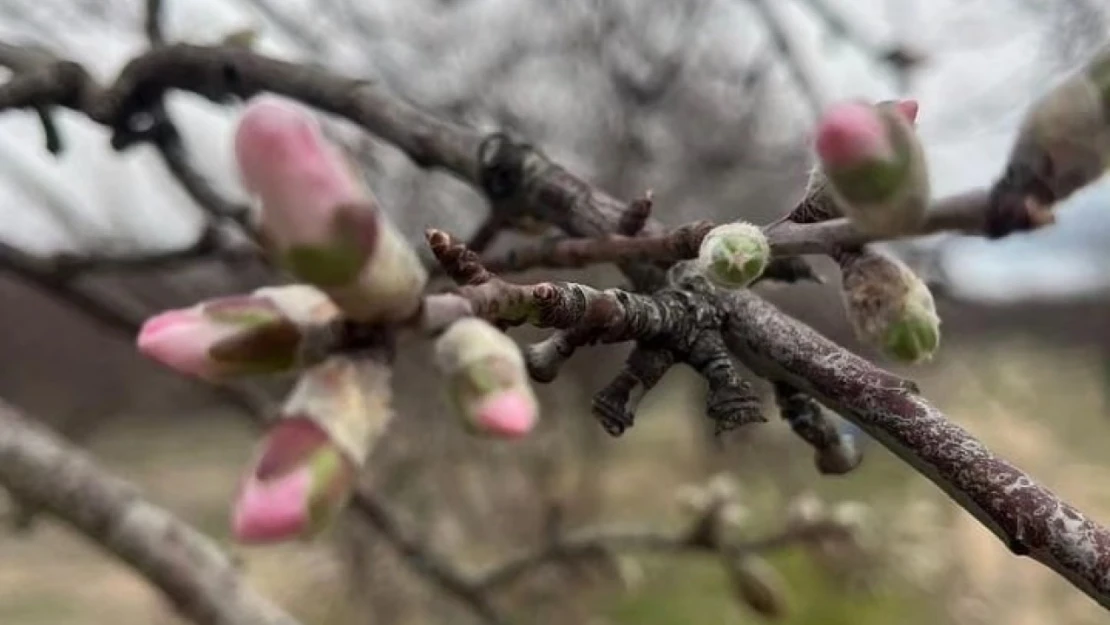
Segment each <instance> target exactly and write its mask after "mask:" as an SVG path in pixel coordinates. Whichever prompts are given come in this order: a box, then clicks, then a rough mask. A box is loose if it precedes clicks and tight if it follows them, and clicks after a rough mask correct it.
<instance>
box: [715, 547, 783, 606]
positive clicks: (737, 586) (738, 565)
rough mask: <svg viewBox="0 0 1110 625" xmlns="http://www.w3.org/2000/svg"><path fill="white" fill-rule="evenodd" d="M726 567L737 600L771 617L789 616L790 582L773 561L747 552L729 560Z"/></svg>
mask: <svg viewBox="0 0 1110 625" xmlns="http://www.w3.org/2000/svg"><path fill="white" fill-rule="evenodd" d="M726 569H727V572H728V577H729V581H730V582H731V583H732V590H733V593H734V594H735V596H736V599H737V601H739V602H740V603H743V604H744V605H746V606H747V607H748V608H750V609H751V610H752V611H753V612H755V613H756V614H759V615H760V616H762V617H764V618H766V619H769V620H775V621H778V620H782V619H784V618H786V617H787V615H788V606H787V600H788V597H787V590H786V582H785V580H784V579H783V578H782V575H781V574H779V572H778V570H777V569H775V567H773V566H771V564H770V563H769V562H767V561H766V560H764V559H763V558H761V557H759V556H756V555H743V556H739V557H736V558H734V559H730V560H728V561H726Z"/></svg>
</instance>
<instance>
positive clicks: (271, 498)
mask: <svg viewBox="0 0 1110 625" xmlns="http://www.w3.org/2000/svg"><path fill="white" fill-rule="evenodd" d="M311 487H312V473H311V471H310V470H309V469H308V468H307V467H305V468H302V469H299V470H297V471H294V472H293V473H289V474H287V475H284V476H282V477H279V478H276V479H273V480H268V481H264V480H259V479H257V478H256V477H254V476H253V475H251V476H250V477H248V478H247V481H246V483H245V484H244V486H243V489H242V491H241V492H240V494H239V499H238V500H237V501H236V503H235V509H234V512H233V513H232V521H231V532H232V534H233V535H234V536H235V539H236V540H238V541H239V542H243V543H266V542H277V541H282V540H288V539H290V538H296V537H298V536H300V535H301V533H302V532H304V530H305V528H307V527H308V525H309V510H308V504H309V502H308V499H309V491H310V489H311Z"/></svg>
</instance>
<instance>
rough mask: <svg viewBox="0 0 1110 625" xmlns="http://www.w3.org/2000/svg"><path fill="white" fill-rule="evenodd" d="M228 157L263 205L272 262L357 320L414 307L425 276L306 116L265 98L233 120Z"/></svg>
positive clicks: (390, 317)
mask: <svg viewBox="0 0 1110 625" xmlns="http://www.w3.org/2000/svg"><path fill="white" fill-rule="evenodd" d="M235 155H236V160H237V162H238V166H239V172H240V176H241V178H242V180H243V184H244V186H245V187H246V189H247V190H248V191H249V192H250V193H251V194H253V195H254V196H256V197H257V199H258V200H259V203H260V205H261V216H260V220H259V226H260V228H261V230H262V234H263V236H264V239H265V242H266V246H267V248H268V250H269V252H270V253H271V254H272V255H273V256H274V257H275V259H276V261H277V262H278V263H279V264H280V265H281V266H282V267H284V268H285V269H286V270H287V271H289V273H291V274H292V275H293V276H294V277H296V278H297V279H299V280H302V281H304V282H308V283H310V284H312V285H314V286H316V287H318V288H320V289H321V290H323V291H324V292H325V293H327V294H328V296H330V297H331V298H332V299H333V300H334V301H335V302H336V304H337V305H338V306H339V307H340V308H341V309H342V310H343V312H344V313H345V314H346V315H347V316H348V317H350V318H351V319H354V320H357V321H367V322H375V321H400V320H403V319H406V318H408V317H410V316H412V315H413V314H415V313H416V311H417V310H418V308H419V305H420V298H421V295H422V292H423V289H424V285H425V283H426V282H427V272H426V271H425V270H424V267H423V266H422V265H421V263H420V259H419V257H418V256H417V254H416V251H415V250H413V248H412V247H411V246H410V245H409V244H408V242H407V241H405V239H404V237H403V236H402V235H401V234H400V232H398V231H397V229H396V228H395V227H394V225H393V224H392V222H390V220H389V219H388V218H387V217H386V215H385V214H384V213H383V211H382V210H381V208H380V206H379V205H378V202H377V200H376V199H375V198H374V195H373V194H372V193H371V192H370V190H369V189H368V188H367V187H366V186H365V185H364V184H363V183H362V181H361V180H360V179H359V177H358V175H357V174H356V173H355V168H354V167H353V165H352V163H351V161H350V160H349V159H348V158H347V157H346V156H345V155H344V154H343V153H342V152H340V150H339V149H338V148H337V147H336V146H334V145H332V144H331V143H330V142H328V140H327V139H326V138H325V137H324V135H323V132H322V131H321V129H320V126H319V124H318V123H317V121H316V119H315V118H314V117H313V116H312V115H311V114H310V113H309V112H308V111H307V110H306V109H304V108H302V107H300V106H299V105H296V104H294V103H292V102H290V101H286V100H280V99H278V98H274V97H271V96H263V97H258V98H255V99H254V100H252V101H251V102H250V103H249V104H248V106H247V108H246V110H245V111H244V112H243V115H242V117H241V119H240V120H239V126H238V128H237V130H236V134H235Z"/></svg>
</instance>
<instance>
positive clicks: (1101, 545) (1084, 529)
mask: <svg viewBox="0 0 1110 625" xmlns="http://www.w3.org/2000/svg"><path fill="white" fill-rule="evenodd" d="M48 69H49V71H47V70H46V69H44V70H42V71H35V72H31V73H26V74H22V75H19V76H17V77H16V78H14V79H12V80H11V81H9V82H8V83H7V84H6V85H5V86H3V87H2V88H0V110H3V109H6V108H12V107H29V108H41V107H46V106H66V107H70V108H73V109H75V110H79V111H83V112H85V113H86V114H87V115H88V116H89V117H90V118H91V119H93V120H95V121H98V122H100V123H103V124H105V125H108V126H109V127H111V128H112V130H113V132H114V134H115V136H116V138H117V139H118V141H117V143H116V144H117V146H118V147H120V148H122V147H126V146H127V145H129V142H133V141H137V140H142V137H141V136H140V135H139V134H137V133H136V132H135V128H134V126H135V125H136V119H141V117H142V116H143V115H146V114H148V113H149V109H150V107H151V106H153V105H154V104H156V103H157V102H158V98H159V97H160V96H161V95H162V94H163V93H164V92H165V91H166V90H168V89H171V88H174V89H185V90H190V91H193V92H195V93H197V94H200V95H202V96H205V97H208V98H210V99H212V100H214V101H220V102H223V101H227V99H228V96H239V97H246V96H250V95H254V94H256V93H258V92H261V91H270V92H274V93H278V94H282V95H285V96H289V97H293V98H296V99H299V100H301V101H302V102H304V103H306V104H308V105H310V106H314V107H316V108H319V109H321V110H324V111H327V112H330V113H333V114H338V115H341V116H344V117H347V118H348V119H350V120H351V121H353V122H355V123H356V124H359V125H361V126H363V127H364V128H366V129H367V130H369V131H371V132H373V133H374V134H376V135H378V136H379V137H381V138H383V139H385V140H387V141H389V142H391V143H393V144H394V145H395V146H397V147H398V148H400V149H401V150H403V151H405V152H407V153H408V154H409V156H410V157H411V158H412V159H413V160H414V161H415V162H416V163H417V164H419V165H422V166H432V167H439V168H442V169H445V170H447V171H449V172H452V173H454V174H455V175H456V176H458V177H460V178H462V179H463V180H465V181H468V182H470V183H471V184H472V185H473V186H475V187H476V188H478V189H481V190H482V191H483V192H484V193H485V194H486V195H487V197H488V198H489V199H490V201H491V202H493V203H494V204H495V206H496V207H499V209H498V210H497V211H496V212H498V213H499V214H502V215H504V214H506V213H508V212H509V211H507V210H504V209H505V207H511V208H512V212H515V213H517V214H519V216H521V217H525V216H530V217H534V218H537V219H542V220H545V221H548V222H550V223H552V224H554V225H556V226H558V227H559V228H561V229H562V230H563V231H564V232H566V233H567V234H568V235H570V236H574V237H597V236H605V235H608V234H610V233H614V232H618V227H619V223H620V218H621V216H622V215H623V214H624V213H625V211H626V209H627V203H626V202H621V201H619V200H617V199H615V198H613V197H611V196H609V195H607V194H606V193H604V192H602V191H601V190H599V189H597V188H595V187H593V186H591V185H590V184H588V183H587V182H585V181H583V180H581V179H580V178H578V177H576V176H574V175H573V174H571V173H570V172H568V171H567V170H565V169H564V168H562V167H560V166H559V165H557V164H556V163H554V162H552V161H551V160H550V159H548V158H547V157H546V156H544V155H543V154H542V153H541V152H540V151H538V150H536V149H535V148H534V147H532V146H528V145H524V144H520V143H517V142H514V141H512V140H510V139H509V138H508V137H506V136H504V135H500V134H493V135H488V136H484V135H482V134H480V133H478V132H477V131H475V130H472V129H470V128H465V127H461V126H458V125H455V124H451V123H448V122H444V121H441V120H439V119H436V118H435V117H433V116H431V115H428V114H426V113H423V112H421V111H419V110H417V109H416V108H415V107H413V106H411V105H409V104H407V103H404V102H402V101H400V100H398V99H397V98H394V97H392V96H390V95H389V94H388V93H386V92H385V91H384V90H382V89H381V88H379V87H377V86H375V85H373V84H371V83H367V82H365V81H358V80H353V79H349V78H345V77H341V76H336V75H332V74H329V73H327V72H325V71H323V70H321V69H319V68H314V67H309V66H301V65H296V64H293V63H287V62H284V61H278V60H274V59H268V58H265V57H261V56H258V55H256V54H253V53H251V52H248V51H245V50H241V49H234V48H227V47H201V46H189V45H183V44H176V45H170V46H165V47H162V48H158V49H155V50H152V51H150V52H148V53H146V54H143V55H141V56H139V57H137V58H135V59H134V60H133V61H132V62H131V63H129V64H128V65H127V67H125V69H124V70H123V71H122V72H121V74H120V76H119V77H118V79H117V80H116V81H115V83H114V84H113V85H111V86H110V87H108V88H107V89H100V88H99V87H97V86H96V85H95V84H94V83H93V82H92V80H91V79H90V78H89V76H88V74H87V73H86V72H85V71H84V70H83V69H81V68H80V66H78V65H76V64H73V63H64V62H63V63H58V64H56V65H54V66H52V67H51V68H48ZM957 216H958V219H957ZM953 219H955V220H956V221H955V222H954V223H955V224H957V225H956V226H954V227H956V228H957V229H964V228H965V224H974V223H982V222H981V221H978V222H977V221H976V220H979V219H980V214H979V213H975V212H971V213H967V212H962V211H956V212H955V216H953ZM965 219H966V220H969V221H965ZM1027 221H1028V220H1027ZM1014 223H1016V224H1019V225H1020V224H1021V221H1020V220H1017V221H1015V222H1014ZM1034 225H1035V224H1034ZM803 228H804V230H803ZM848 228H849V225H848V224H846V223H844V222H839V221H830V222H828V223H826V224H818V225H806V226H797V227H795V226H794V225H790V226H788V227H786V228H785V230H783V232H785V233H792V234H790V236H787V235H786V234H779V235H776V236H779V237H782V240H780V243H779V245H778V246H777V252H778V253H786V250H789V251H792V252H793V253H805V252H806V251H807V250H818V249H820V248H821V247H822V246H823V245H825V244H826V243H827V240H824V241H823V240H822V238H823V237H825V236H832V235H830V234H829V232H833V231H835V232H837V233H845V232H848ZM987 229H988V230H989V231H990V235H991V236H999V231H998V229H997V228H995V227H989V228H987ZM643 231H644V234H645V235H647V236H658V235H661V234H664V229H663V228H662V226H661V225H660V224H659V223H658V222H655V221H648V222H647V223H646V224H645V226H644V229H643ZM816 233H824V234H823V235H821V236H818V235H817V234H816ZM836 236H837V237H839V236H841V234H837V235H836ZM843 236H847V235H846V234H845V235H843ZM836 240H838V241H839V240H840V239H836ZM621 268H622V270H623V271H624V272H625V273H626V274H627V275H628V276H629V277H630V278H631V279H632V281H633V283H634V284H635V285H636V287H637V288H639V289H641V290H647V291H651V290H656V289H659V288H660V287H662V286H663V285H664V284H665V280H664V278H663V269H664V268H665V265H664V264H661V263H637V264H632V263H621ZM713 297H714V298H715V301H716V308H717V313H718V314H726V315H727V317H728V318H727V322H728V323H729V324H731V330H730V331H729V332H726V334H725V336H726V338H727V339H728V340H729V344H730V347H731V349H733V350H734V351H735V352H736V353H737V355H738V356H740V357H741V358H742V359H745V361H747V362H748V364H749V365H750V366H752V367H753V368H755V369H756V370H757V371H759V372H760V373H762V374H764V375H766V376H768V377H769V378H771V379H772V380H779V381H785V382H788V383H790V384H792V385H793V386H794V387H795V388H797V389H799V390H800V391H802V392H803V393H806V394H810V395H813V396H815V397H817V398H819V399H820V400H821V401H822V402H823V403H825V404H826V405H828V406H830V407H831V408H833V409H837V410H840V411H842V413H843V414H844V416H846V417H847V418H849V419H851V420H852V421H854V422H855V423H856V424H857V425H859V426H861V427H863V428H864V429H865V430H867V431H868V432H869V433H871V434H872V435H873V436H874V437H875V438H876V439H877V440H879V441H880V442H881V443H883V444H884V445H885V446H887V447H888V448H889V449H891V450H892V451H894V452H895V453H897V454H898V455H899V456H900V457H902V458H903V459H904V460H905V461H906V462H907V463H909V464H910V465H911V466H913V467H914V468H916V469H917V470H918V471H920V472H921V473H922V474H923V475H925V476H926V477H927V478H929V479H930V480H932V481H933V482H934V483H936V484H937V485H938V486H939V487H941V488H942V489H944V490H945V492H947V493H949V494H950V495H951V496H952V497H953V498H954V499H955V500H956V501H957V502H958V503H959V504H961V505H962V506H964V507H965V508H966V509H967V510H968V511H969V512H971V513H972V514H974V515H975V516H976V517H977V518H978V519H979V520H980V521H981V522H983V523H984V524H985V525H987V527H988V528H990V529H991V530H992V531H994V532H995V533H996V534H997V535H998V536H999V537H1000V538H1001V539H1002V540H1003V541H1004V542H1005V543H1006V544H1007V545H1008V546H1010V548H1011V549H1012V550H1013V551H1014V552H1015V553H1017V554H1019V555H1029V556H1031V557H1033V558H1035V559H1037V560H1038V561H1040V562H1042V563H1044V564H1045V565H1047V566H1049V567H1051V568H1053V569H1054V570H1056V571H1058V572H1060V574H1061V575H1063V576H1064V577H1065V578H1066V579H1068V580H1069V581H1071V582H1072V583H1073V584H1075V585H1076V586H1077V587H1078V588H1079V589H1081V590H1082V591H1083V592H1085V593H1087V594H1088V595H1089V596H1091V597H1092V598H1094V599H1095V600H1096V601H1098V602H1099V603H1100V604H1102V605H1103V606H1105V607H1110V533H1108V531H1107V530H1106V529H1105V528H1104V527H1102V526H1100V525H1098V524H1096V523H1094V522H1093V521H1091V520H1089V519H1087V518H1085V517H1084V516H1083V515H1082V514H1081V513H1080V512H1079V511H1077V510H1075V509H1074V508H1073V507H1071V506H1069V505H1068V504H1066V503H1065V502H1063V501H1061V500H1060V499H1059V498H1058V497H1056V496H1055V495H1054V494H1053V493H1051V492H1050V491H1048V490H1047V489H1045V488H1044V487H1042V486H1040V485H1038V484H1037V483H1036V482H1035V481H1034V480H1033V479H1032V478H1031V477H1029V476H1028V475H1026V474H1024V473H1023V472H1021V471H1020V470H1019V469H1017V468H1016V467H1014V466H1013V465H1010V464H1008V463H1006V462H1005V461H1004V460H1002V459H1000V458H997V457H996V456H994V455H992V454H991V453H990V452H989V451H988V450H987V449H986V448H985V447H984V446H983V445H982V444H981V443H979V442H978V441H977V440H975V439H974V438H973V437H972V436H971V435H970V434H968V433H967V432H966V431H964V430H963V429H962V428H959V427H958V426H956V425H955V424H952V423H950V422H949V421H948V420H947V419H945V417H944V416H943V415H942V414H941V413H940V412H939V411H937V410H936V409H935V408H934V407H933V406H931V405H930V404H929V403H928V402H926V401H925V400H924V399H922V398H920V397H919V396H918V395H917V394H916V392H914V390H913V389H912V388H911V386H910V385H907V384H906V383H905V382H904V381H903V380H901V379H900V378H897V377H896V376H894V375H892V374H890V373H887V372H885V371H883V370H881V369H879V368H877V367H875V366H873V365H871V364H870V363H867V362H866V361H864V360H863V359H860V358H858V357H856V356H854V355H853V354H851V353H850V352H848V351H847V350H845V349H843V348H841V347H839V346H836V345H835V344H833V343H831V342H830V341H828V340H826V339H824V338H823V337H821V336H820V335H818V334H817V333H816V332H814V331H813V330H812V329H810V328H808V327H806V326H805V325H804V324H802V323H800V322H798V321H795V320H793V319H791V318H789V317H787V316H786V315H784V314H783V313H782V312H781V311H779V310H778V309H776V308H775V307H773V306H771V305H770V304H768V303H767V302H765V301H763V300H762V299H761V298H759V297H758V296H756V295H754V294H752V293H750V292H746V291H745V292H738V293H718V294H716V295H714V296H713Z"/></svg>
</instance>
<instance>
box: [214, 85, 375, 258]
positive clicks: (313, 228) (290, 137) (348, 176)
mask: <svg viewBox="0 0 1110 625" xmlns="http://www.w3.org/2000/svg"><path fill="white" fill-rule="evenodd" d="M235 156H236V160H237V162H238V165H239V172H240V175H241V177H242V180H243V184H244V186H246V187H247V189H248V190H249V191H251V192H253V193H255V194H257V195H258V196H259V197H260V198H261V199H262V202H263V220H264V222H265V223H266V224H268V227H269V228H270V229H271V230H273V231H275V234H276V235H277V238H279V239H281V240H283V242H292V241H298V242H305V241H319V240H320V239H321V238H322V237H326V236H327V235H328V231H329V229H330V227H331V224H332V220H333V217H334V211H335V207H336V206H337V205H340V204H343V203H349V202H354V201H357V200H358V199H359V198H360V197H361V190H360V187H359V185H358V182H357V180H356V179H355V178H354V176H353V172H352V170H351V169H350V167H349V166H348V164H347V162H346V161H345V160H344V159H343V157H342V156H341V154H340V153H339V151H338V150H337V149H336V148H335V147H334V146H332V145H331V144H330V143H329V142H328V140H327V139H326V138H325V137H324V135H323V133H322V132H321V131H320V126H319V124H318V123H317V121H316V118H315V117H313V116H312V114H311V113H310V112H309V111H308V110H307V109H305V108H304V107H302V106H300V105H298V104H295V103H293V102H291V101H287V100H282V99H279V98H275V97H272V96H264V97H259V98H255V99H253V100H251V102H250V103H249V104H248V105H247V108H246V110H245V111H244V112H243V115H242V117H241V118H240V120H239V126H238V128H237V129H236V132H235Z"/></svg>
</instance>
